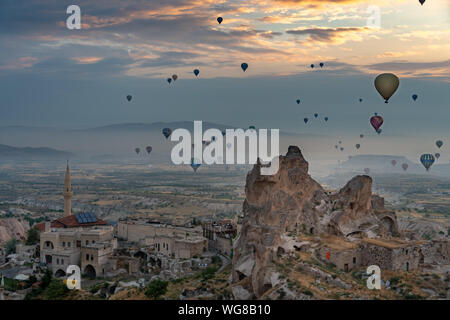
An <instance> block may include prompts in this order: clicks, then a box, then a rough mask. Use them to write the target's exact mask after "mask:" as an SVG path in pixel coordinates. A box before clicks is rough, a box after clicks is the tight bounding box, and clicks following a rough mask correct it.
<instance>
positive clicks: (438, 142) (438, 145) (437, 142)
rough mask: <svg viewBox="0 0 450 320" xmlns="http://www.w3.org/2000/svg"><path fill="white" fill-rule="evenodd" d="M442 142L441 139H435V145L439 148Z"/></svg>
mask: <svg viewBox="0 0 450 320" xmlns="http://www.w3.org/2000/svg"><path fill="white" fill-rule="evenodd" d="M443 144H444V143H443V142H442V140H438V141H436V145H437V147H438V148H439V149H440V148H441V147H442V145H443Z"/></svg>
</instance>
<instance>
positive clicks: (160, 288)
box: [145, 280, 169, 300]
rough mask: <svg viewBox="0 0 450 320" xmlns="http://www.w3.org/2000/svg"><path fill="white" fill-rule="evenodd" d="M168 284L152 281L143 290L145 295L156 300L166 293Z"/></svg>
mask: <svg viewBox="0 0 450 320" xmlns="http://www.w3.org/2000/svg"><path fill="white" fill-rule="evenodd" d="M168 284H169V283H168V282H167V281H162V280H153V281H152V282H150V283H149V285H148V286H147V288H146V289H145V295H146V296H147V297H149V298H152V299H154V300H156V299H158V298H159V297H160V296H162V295H163V294H165V293H166V292H167V285H168Z"/></svg>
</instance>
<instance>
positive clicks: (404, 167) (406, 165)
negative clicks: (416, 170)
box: [402, 163, 408, 171]
mask: <svg viewBox="0 0 450 320" xmlns="http://www.w3.org/2000/svg"><path fill="white" fill-rule="evenodd" d="M402 169H403V170H404V171H406V169H408V164H407V163H404V164H402Z"/></svg>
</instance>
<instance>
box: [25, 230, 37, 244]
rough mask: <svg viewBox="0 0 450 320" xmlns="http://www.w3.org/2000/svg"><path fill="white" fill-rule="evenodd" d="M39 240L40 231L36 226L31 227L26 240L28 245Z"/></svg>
mask: <svg viewBox="0 0 450 320" xmlns="http://www.w3.org/2000/svg"><path fill="white" fill-rule="evenodd" d="M38 242H39V231H38V229H36V228H31V229H30V230H28V231H27V241H26V242H25V244H26V245H28V246H29V245H32V244H36V243H38Z"/></svg>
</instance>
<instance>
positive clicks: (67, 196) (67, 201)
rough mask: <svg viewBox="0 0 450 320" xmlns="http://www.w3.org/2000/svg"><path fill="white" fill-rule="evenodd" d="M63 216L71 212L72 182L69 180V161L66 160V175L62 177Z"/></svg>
mask: <svg viewBox="0 0 450 320" xmlns="http://www.w3.org/2000/svg"><path fill="white" fill-rule="evenodd" d="M63 196H64V217H67V216H70V215H71V214H72V196H73V192H72V183H71V181H70V169H69V161H67V168H66V175H65V177H64V192H63Z"/></svg>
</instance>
